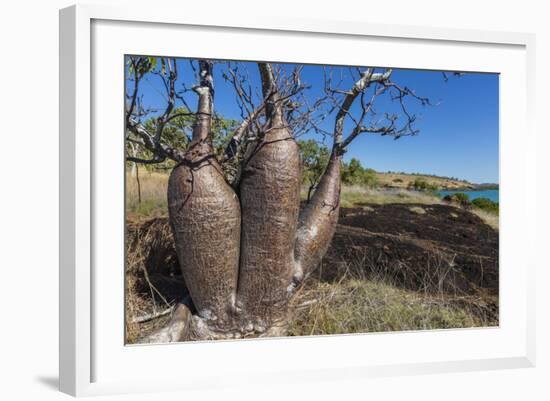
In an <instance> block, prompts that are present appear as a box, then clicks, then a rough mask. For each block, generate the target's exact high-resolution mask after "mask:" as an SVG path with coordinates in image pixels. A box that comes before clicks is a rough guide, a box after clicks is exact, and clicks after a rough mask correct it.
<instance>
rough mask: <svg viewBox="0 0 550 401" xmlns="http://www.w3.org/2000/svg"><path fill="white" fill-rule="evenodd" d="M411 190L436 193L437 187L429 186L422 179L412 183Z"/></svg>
mask: <svg viewBox="0 0 550 401" xmlns="http://www.w3.org/2000/svg"><path fill="white" fill-rule="evenodd" d="M412 188H414V189H416V190H417V191H436V190H437V186H435V185H433V184H430V183H429V182H428V181H426V180H425V179H424V178H417V179H415V180H414V182H413V183H412Z"/></svg>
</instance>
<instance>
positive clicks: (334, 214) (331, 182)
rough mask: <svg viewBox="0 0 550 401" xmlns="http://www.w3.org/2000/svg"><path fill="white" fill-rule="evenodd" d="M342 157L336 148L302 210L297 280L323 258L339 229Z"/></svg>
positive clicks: (298, 241)
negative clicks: (337, 225)
mask: <svg viewBox="0 0 550 401" xmlns="http://www.w3.org/2000/svg"><path fill="white" fill-rule="evenodd" d="M340 159H341V156H340V155H338V152H337V148H334V149H333V151H332V154H331V156H330V159H329V162H328V165H327V168H326V170H325V172H324V174H323V176H322V178H321V181H320V182H319V185H318V186H317V189H316V190H315V192H314V193H313V197H312V198H311V200H310V201H309V202H308V204H307V205H306V207H305V208H304V209H303V210H302V212H301V213H300V219H299V225H298V232H297V233H296V246H295V259H296V264H295V269H294V280H295V281H296V282H301V281H302V280H304V278H305V277H306V276H307V275H308V274H309V273H310V272H311V271H312V270H313V269H314V268H315V267H316V266H317V265H318V264H319V263H320V262H321V259H322V258H323V256H324V255H325V253H326V252H327V249H328V247H329V245H330V242H331V241H332V237H333V236H334V232H335V231H336V224H337V223H338V212H339V210H340V167H341V160H340Z"/></svg>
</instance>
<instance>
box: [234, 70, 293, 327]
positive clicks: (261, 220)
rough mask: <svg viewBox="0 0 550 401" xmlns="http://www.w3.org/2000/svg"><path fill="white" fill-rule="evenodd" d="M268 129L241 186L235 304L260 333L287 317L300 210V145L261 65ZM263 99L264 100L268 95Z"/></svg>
mask: <svg viewBox="0 0 550 401" xmlns="http://www.w3.org/2000/svg"><path fill="white" fill-rule="evenodd" d="M260 72H261V74H262V82H263V84H264V85H263V90H264V96H265V97H268V101H267V107H266V116H267V118H268V124H267V127H266V131H265V135H264V137H263V139H261V140H260V141H259V143H258V144H257V145H256V147H255V149H254V151H253V152H252V156H251V157H250V158H249V159H248V160H247V161H246V164H245V166H244V168H243V172H242V177H241V182H240V187H239V188H240V200H241V213H242V234H241V261H240V270H239V288H238V297H237V300H238V305H239V307H240V308H242V310H243V313H244V314H245V315H246V318H245V320H247V321H248V322H249V323H248V328H247V330H249V329H251V328H252V327H251V325H253V329H254V330H255V331H258V332H262V331H264V330H266V329H267V328H269V327H274V326H277V324H278V323H280V322H281V321H282V320H284V319H285V318H286V317H287V316H286V314H287V311H286V303H287V301H288V295H289V292H290V289H291V286H292V275H293V266H294V238H295V235H296V228H297V220H298V212H299V207H300V185H301V161H300V154H299V150H298V145H297V143H296V141H295V140H294V138H293V136H292V133H291V132H290V130H289V129H288V126H287V123H286V121H285V119H284V117H283V114H282V110H281V109H282V107H281V103H280V102H279V101H278V99H279V97H278V94H277V92H276V87H275V85H274V83H273V74H272V72H271V70H270V66H269V65H260ZM266 95H267V96H266Z"/></svg>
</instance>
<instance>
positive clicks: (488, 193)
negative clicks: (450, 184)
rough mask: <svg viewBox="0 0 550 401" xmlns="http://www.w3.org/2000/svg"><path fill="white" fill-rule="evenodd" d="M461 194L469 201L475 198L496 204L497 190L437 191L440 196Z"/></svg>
mask: <svg viewBox="0 0 550 401" xmlns="http://www.w3.org/2000/svg"><path fill="white" fill-rule="evenodd" d="M457 192H462V193H464V194H466V195H468V196H469V197H470V200H474V199H476V198H489V199H491V200H492V201H493V202H498V189H483V190H477V191H437V193H438V194H439V195H441V196H445V195H452V194H456V193H457Z"/></svg>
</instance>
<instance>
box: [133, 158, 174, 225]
mask: <svg viewBox="0 0 550 401" xmlns="http://www.w3.org/2000/svg"><path fill="white" fill-rule="evenodd" d="M138 188H140V189H141V191H140V192H141V201H140V197H139V196H138V193H139V192H138ZM167 188H168V174H165V173H157V172H149V171H147V170H145V169H143V168H142V169H140V171H139V185H138V180H137V178H136V177H135V176H132V175H131V174H130V173H127V174H126V210H127V212H128V214H129V215H130V216H131V217H134V218H140V217H141V218H142V217H145V218H149V217H160V216H166V214H167V204H166V191H167Z"/></svg>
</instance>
